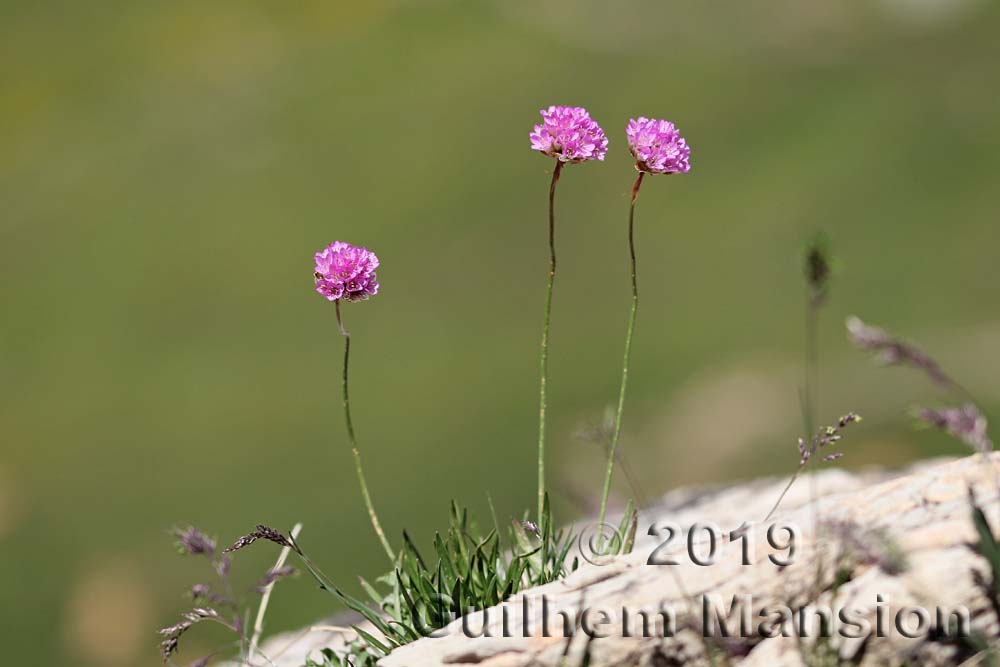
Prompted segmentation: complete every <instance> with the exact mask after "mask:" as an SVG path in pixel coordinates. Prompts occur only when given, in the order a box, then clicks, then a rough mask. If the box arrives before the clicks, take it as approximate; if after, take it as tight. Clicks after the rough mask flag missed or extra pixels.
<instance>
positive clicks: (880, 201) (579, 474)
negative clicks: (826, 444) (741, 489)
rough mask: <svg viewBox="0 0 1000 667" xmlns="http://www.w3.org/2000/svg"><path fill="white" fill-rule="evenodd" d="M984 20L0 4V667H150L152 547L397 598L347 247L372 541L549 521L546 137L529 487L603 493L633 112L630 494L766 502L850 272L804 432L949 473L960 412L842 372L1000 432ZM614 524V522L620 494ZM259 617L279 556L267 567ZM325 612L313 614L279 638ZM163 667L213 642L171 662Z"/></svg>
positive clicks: (622, 306)
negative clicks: (817, 348)
mask: <svg viewBox="0 0 1000 667" xmlns="http://www.w3.org/2000/svg"><path fill="white" fill-rule="evenodd" d="M998 30H1000V5H998V4H997V3H995V2H993V3H991V2H987V1H986V0H979V1H977V0H880V1H878V2H874V1H873V2H843V3H806V2H798V1H796V0H766V1H761V2H755V3H680V2H670V3H667V2H655V1H652V0H650V1H649V2H641V3H640V2H629V3H606V2H603V1H601V0H586V1H583V2H569V1H567V0H547V1H546V2H544V3H534V2H526V1H523V0H495V1H490V2H465V3H462V2H451V1H445V0H442V1H436V2H430V1H429V2H398V1H397V2H389V1H386V0H370V1H367V2H356V3H355V2H351V3H345V2H337V1H326V2H323V1H311V0H310V1H305V0H304V1H302V2H296V3H277V2H274V3H268V2H247V1H246V0H239V1H237V0H232V1H224V0H213V1H211V2H205V1H194V0H175V1H173V2H155V1H154V2H140V3H136V2H102V3H82V2H69V1H52V2H46V3H37V2H18V1H8V2H4V3H2V4H0V61H2V62H3V63H4V67H3V68H2V69H0V147H2V150H0V205H2V215H0V302H2V304H3V318H2V322H0V376H2V383H0V391H2V392H3V396H2V401H0V429H2V432H0V437H2V442H3V444H2V449H0V572H2V575H0V577H2V580H0V584H2V588H0V590H2V591H3V599H4V601H5V604H4V605H2V607H0V628H2V630H0V634H2V636H3V651H4V659H5V661H6V663H8V664H66V665H81V666H84V667H86V666H90V665H106V666H109V667H118V666H125V665H152V664H155V663H156V662H157V661H158V657H157V654H156V644H157V637H156V636H155V634H154V633H153V630H154V629H155V628H158V627H161V626H164V625H168V624H172V623H173V622H174V620H175V618H176V614H177V613H178V612H179V611H180V610H182V608H183V607H184V605H185V600H184V596H183V593H184V591H185V590H186V587H187V586H189V585H190V584H192V583H196V582H197V581H200V580H202V579H204V578H206V577H207V574H208V573H207V569H206V568H205V567H203V565H202V564H201V563H198V562H195V561H192V560H191V559H188V560H184V559H181V558H179V557H178V556H177V555H176V553H175V552H174V551H173V550H172V548H171V540H170V538H169V537H168V536H167V534H166V531H167V530H168V529H169V528H170V527H171V526H173V525H176V524H186V523H194V524H196V525H198V526H201V527H203V528H204V529H205V530H207V531H209V532H210V533H213V534H215V535H217V536H218V537H219V539H220V541H222V542H228V541H230V540H232V539H233V538H235V537H236V536H238V535H239V534H242V533H243V532H245V531H246V530H248V529H250V528H251V527H252V526H253V524H255V523H257V522H266V523H269V524H272V525H275V526H278V527H283V528H287V527H289V526H291V525H292V524H293V523H294V522H296V521H302V522H304V523H305V531H304V533H303V541H304V543H305V544H306V545H307V546H308V547H309V550H310V552H311V554H312V555H313V556H314V558H316V560H318V561H319V562H320V563H321V564H322V566H323V567H324V568H325V569H326V570H327V571H328V572H329V573H330V574H332V575H333V576H334V577H335V578H337V579H338V580H341V581H343V582H345V585H346V586H347V587H348V588H350V587H352V586H354V585H355V584H354V575H356V574H363V575H365V576H369V577H371V576H375V575H377V574H379V573H380V572H381V570H383V569H384V568H383V566H382V560H381V553H380V550H379V546H378V543H377V541H376V540H375V538H374V537H373V536H372V534H371V532H370V528H369V526H368V524H367V521H366V516H365V513H364V510H363V508H362V506H361V503H360V500H359V494H358V489H357V484H356V481H355V479H354V477H353V471H352V469H351V467H350V466H351V463H350V455H349V452H348V449H347V446H346V438H345V436H344V430H343V422H342V414H341V411H340V404H339V384H338V382H339V372H340V368H339V364H340V355H341V351H342V347H341V345H342V343H341V340H340V338H339V337H338V336H337V334H336V329H335V322H334V314H333V308H332V306H331V305H330V304H328V303H327V302H326V301H324V300H323V299H322V298H321V297H319V296H318V295H317V294H315V293H314V292H313V289H312V277H311V273H312V253H313V252H314V251H316V250H317V249H319V248H320V247H322V246H323V245H324V244H325V243H327V242H329V241H331V240H333V239H343V240H347V241H351V242H354V243H357V244H364V245H367V246H369V247H371V248H372V249H374V250H375V251H376V252H377V253H378V254H379V256H380V257H381V259H382V268H381V269H380V270H379V277H380V280H381V283H382V292H381V293H380V294H379V296H378V297H377V298H375V299H374V300H372V301H369V302H367V303H364V304H349V305H348V306H347V307H346V308H345V318H346V321H347V324H348V326H349V327H350V328H351V329H352V331H353V333H354V343H355V347H354V352H355V354H354V357H353V371H354V375H353V385H352V393H353V398H354V402H355V413H354V417H355V422H356V425H357V428H358V433H359V438H360V441H361V444H362V447H363V450H364V456H365V459H366V463H367V471H368V477H369V483H370V485H371V487H372V492H373V495H374V498H375V502H376V505H377V507H378V509H379V512H380V514H381V516H382V519H383V522H384V523H385V524H386V527H387V529H388V530H389V532H390V533H392V534H393V535H398V534H399V531H400V529H401V528H402V527H403V526H406V527H407V528H408V529H409V530H410V531H411V532H412V533H414V534H416V535H420V536H425V537H426V536H427V535H428V534H429V532H430V531H432V530H433V529H434V528H436V527H441V526H442V525H444V523H445V521H446V511H447V502H448V500H449V499H451V498H456V499H458V500H459V501H461V502H464V503H466V504H468V505H471V506H472V507H473V508H474V509H475V510H476V511H477V512H485V511H486V501H485V491H487V490H488V491H489V492H491V493H492V495H493V498H494V499H495V501H496V504H497V508H498V512H499V513H500V514H501V515H507V516H509V515H512V514H514V513H516V512H519V511H520V510H521V509H524V508H528V507H533V506H534V502H535V500H534V498H535V496H534V490H535V468H534V466H535V438H536V427H537V424H536V419H537V405H536V402H537V381H538V380H537V351H538V338H539V333H540V325H541V315H542V303H543V298H544V282H545V271H546V261H547V260H546V257H547V255H546V246H545V235H546V230H545V205H546V194H547V188H548V178H549V173H550V171H549V170H550V169H551V164H550V162H549V160H548V159H545V158H543V157H541V156H540V155H538V154H536V153H533V152H531V151H530V150H529V144H528V132H529V131H530V129H531V126H532V125H533V124H534V123H535V122H537V120H538V113H537V112H538V109H539V108H541V107H543V106H547V105H549V104H572V105H576V104H579V105H584V106H587V107H588V108H589V109H590V111H591V113H592V114H593V116H594V117H595V118H596V119H597V120H598V121H599V122H600V123H601V124H602V125H603V126H604V127H605V129H606V130H607V132H608V134H609V136H610V139H611V145H610V150H609V154H608V159H607V160H606V162H604V163H597V164H585V165H581V166H571V167H569V168H567V170H566V171H565V172H564V175H563V179H562V182H561V184H560V189H559V196H558V248H559V254H560V274H559V277H558V281H557V286H556V287H557V289H556V295H555V306H554V313H553V318H554V320H553V322H554V324H553V339H552V350H551V380H550V414H551V422H550V425H551V426H550V432H551V440H550V451H551V457H550V459H549V469H550V471H551V478H550V484H551V485H552V486H553V488H554V491H555V493H556V500H555V504H556V509H557V511H558V512H559V514H560V516H561V517H562V518H563V519H564V520H567V521H569V520H571V519H573V518H575V517H578V516H580V515H581V514H583V513H585V512H586V511H587V504H588V503H590V502H592V501H593V499H594V498H595V497H596V495H597V493H598V490H599V480H600V475H601V469H602V466H603V457H602V453H601V451H600V450H599V448H598V447H596V446H594V445H591V444H581V443H580V442H579V441H578V440H577V439H575V438H574V433H575V432H576V431H577V430H578V429H579V428H580V427H581V425H585V424H587V423H589V422H593V421H594V420H597V419H599V418H600V415H601V414H602V412H603V411H604V409H605V408H606V407H607V406H608V405H609V404H611V403H612V402H613V400H614V398H615V396H616V392H617V386H618V372H619V364H620V350H621V345H622V340H623V334H624V326H625V319H626V312H627V307H628V277H627V266H626V246H625V222H626V212H627V210H626V209H627V193H628V190H629V187H630V184H631V181H632V178H633V173H634V172H632V171H631V169H632V168H631V164H630V160H629V157H628V155H627V151H626V148H625V142H624V126H625V123H626V121H627V119H628V118H629V116H630V115H639V114H644V115H651V116H662V117H667V118H670V119H672V120H674V121H675V122H676V123H677V124H678V126H679V127H680V128H681V130H682V131H683V132H684V134H685V135H686V137H687V138H688V141H689V143H690V144H691V146H692V147H693V151H694V152H693V157H692V164H693V170H692V172H691V174H690V175H689V176H685V177H673V178H665V177H654V178H650V179H648V180H647V181H646V185H645V187H644V189H643V193H642V197H641V199H640V203H639V209H638V214H637V215H638V218H637V220H638V229H639V239H638V243H639V254H640V275H639V277H640V282H641V288H642V291H643V302H642V307H641V310H640V315H639V323H638V329H637V334H636V340H635V346H634V350H633V360H634V363H633V373H632V380H631V386H630V396H629V401H628V404H627V413H626V427H625V433H624V440H623V443H624V447H625V449H626V451H627V455H628V457H629V459H630V461H631V462H632V466H633V468H635V469H636V471H637V474H638V476H639V478H640V481H641V484H642V486H643V487H644V488H645V489H646V490H647V491H648V492H651V493H652V492H657V493H659V492H662V491H665V490H667V489H669V488H671V487H674V486H677V485H678V484H682V483H685V484H687V483H698V482H719V481H724V480H730V479H737V478H740V477H747V476H751V475H758V474H779V473H781V474H783V473H786V472H788V471H789V470H790V469H791V468H792V467H793V466H794V465H795V463H796V453H795V436H796V435H797V434H798V431H799V429H800V425H799V419H798V408H797V397H796V391H797V386H798V383H799V377H800V375H801V370H800V367H801V362H800V359H801V355H802V324H801V320H802V306H803V301H804V298H803V289H802V286H801V281H800V263H799V261H800V252H801V247H802V244H803V241H805V240H806V239H809V238H810V237H811V236H812V235H813V234H814V233H815V232H816V231H817V230H820V229H822V230H825V231H826V232H827V233H828V235H829V236H830V237H831V240H832V247H833V248H834V250H835V253H836V255H837V257H838V268H839V271H838V273H837V275H836V277H835V283H834V285H833V289H832V294H831V300H830V302H829V304H828V307H827V309H826V310H825V312H824V315H823V330H822V341H821V342H822V383H823V386H822V391H821V406H820V413H821V414H822V415H826V416H828V417H830V418H832V417H834V416H836V415H837V414H839V413H841V412H844V411H846V410H848V409H854V410H857V411H859V412H861V413H863V414H864V415H865V417H867V419H866V421H865V424H863V425H862V427H860V428H859V429H858V430H857V431H855V432H854V433H852V435H851V438H850V440H849V443H848V444H847V447H846V451H847V456H846V457H845V458H844V459H843V460H842V463H844V464H845V465H847V466H859V465H865V464H879V465H899V464H903V463H905V462H907V461H910V460H913V459H916V458H919V457H925V456H930V455H937V454H961V453H964V452H963V449H962V448H961V446H959V445H956V444H955V443H953V442H951V441H949V440H947V439H946V438H945V437H943V436H941V435H940V434H936V433H929V432H923V433H914V432H913V431H912V430H911V428H910V426H911V425H910V420H909V418H908V417H907V414H906V408H907V407H908V406H910V405H911V404H913V403H919V402H928V403H937V402H939V401H941V402H945V401H947V400H948V397H947V396H943V395H941V394H939V393H936V392H935V390H934V389H933V388H931V387H929V386H928V385H927V383H926V382H924V381H923V378H921V377H920V376H919V375H917V374H914V373H912V372H909V371H905V370H884V369H878V368H876V367H874V366H873V364H872V363H871V362H870V360H869V359H867V358H865V356H864V355H862V354H860V353H858V352H855V351H853V350H851V349H850V348H849V346H848V344H847V343H846V341H845V340H844V336H843V324H842V323H843V320H844V317H845V316H846V315H848V314H851V313H856V314H858V315H860V316H862V317H863V318H865V319H868V320H870V321H873V322H875V323H879V324H882V325H884V326H887V327H889V328H890V329H891V330H892V331H894V332H896V333H899V334H901V335H904V336H906V337H909V338H911V339H914V340H917V341H919V342H920V343H921V344H922V345H923V346H924V347H925V348H926V349H927V350H929V351H930V352H932V353H933V354H934V355H935V356H936V357H938V358H939V360H940V361H941V362H942V364H943V365H944V366H945V367H946V368H947V369H949V370H950V371H952V373H953V374H955V375H956V376H958V377H959V378H961V380H962V381H963V383H964V384H965V385H967V386H968V387H969V388H970V389H971V390H972V391H973V392H974V393H976V394H978V395H979V396H980V400H981V401H982V402H983V403H984V406H983V407H984V408H985V409H986V410H987V412H989V413H991V414H997V413H998V412H1000V410H998V408H1000V384H998V382H997V380H996V378H997V373H998V372H1000V354H998V353H1000V318H998V315H997V313H996V304H997V303H1000V271H998V268H997V260H998V256H997V250H998V244H997V240H998V238H997V232H998V229H1000V228H998V222H997V219H998V210H1000V188H998V187H997V185H996V180H997V174H998V173H1000V96H998V95H997V91H996V85H997V82H998V81H1000V77H998V75H1000V41H998V40H997V39H996V35H997V33H998ZM619 491H620V492H621V493H626V492H627V487H625V486H624V485H620V486H619ZM243 555H244V557H243V558H240V559H238V561H237V563H236V570H237V574H238V575H239V576H242V577H244V578H246V581H247V582H252V581H253V580H255V579H256V577H257V576H258V574H259V572H260V571H261V570H262V569H263V568H264V567H266V565H267V564H268V563H269V562H270V561H271V560H272V559H273V557H274V555H275V551H274V550H273V549H270V548H261V549H254V550H249V551H247V552H245V554H243ZM331 611H334V606H333V605H332V604H331V600H330V599H329V598H328V597H326V596H325V595H324V594H322V593H321V592H319V591H317V590H315V588H314V587H313V586H312V585H311V584H310V582H309V581H308V580H306V579H305V578H299V579H297V580H294V581H292V582H290V583H287V584H285V585H283V586H281V587H280V588H279V589H278V590H277V592H276V594H275V596H274V598H273V601H272V605H271V608H270V612H269V617H268V629H269V630H270V631H277V630H283V629H291V628H294V627H296V626H300V625H303V624H306V623H309V622H311V621H314V620H316V619H318V618H320V617H321V616H323V615H325V614H328V613H330V612H331ZM185 639H186V640H187V643H186V644H185V645H184V650H183V652H182V654H181V656H182V658H187V659H193V658H195V657H197V656H198V655H199V654H198V653H197V651H198V650H199V649H200V648H203V647H206V646H209V645H210V640H211V639H212V638H211V637H208V636H206V635H204V634H202V635H196V634H195V633H192V634H191V635H190V636H189V637H187V638H185Z"/></svg>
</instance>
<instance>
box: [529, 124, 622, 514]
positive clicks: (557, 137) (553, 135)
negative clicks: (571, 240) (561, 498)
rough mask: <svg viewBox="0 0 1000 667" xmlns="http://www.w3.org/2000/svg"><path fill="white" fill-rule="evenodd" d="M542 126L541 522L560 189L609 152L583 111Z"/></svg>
mask: <svg viewBox="0 0 1000 667" xmlns="http://www.w3.org/2000/svg"><path fill="white" fill-rule="evenodd" d="M539 113H541V114H542V122H541V123H540V124H538V125H535V128H534V130H532V132H531V134H530V135H529V138H530V139H531V149H532V150H535V151H538V152H540V153H542V154H543V155H547V156H549V157H551V158H555V166H554V167H553V169H552V182H551V183H550V184H549V277H548V283H547V286H546V291H545V317H544V320H543V323H542V352H541V363H540V367H541V368H540V374H541V379H540V382H539V408H538V521H539V522H541V520H542V509H543V506H544V504H545V406H546V393H545V391H546V383H547V382H548V369H549V366H548V363H549V361H548V360H549V321H550V319H551V315H552V288H553V285H555V280H556V214H555V198H556V185H557V184H558V183H559V175H560V174H561V173H562V168H563V165H566V164H578V163H581V162H587V161H589V160H603V159H604V156H605V155H606V154H607V152H608V138H607V136H606V135H605V134H604V130H602V129H601V126H600V125H598V124H597V122H596V121H594V119H592V118H591V117H590V113H589V112H588V111H587V110H586V109H584V108H583V107H564V106H550V107H549V108H548V109H542V110H541V111H540V112H539Z"/></svg>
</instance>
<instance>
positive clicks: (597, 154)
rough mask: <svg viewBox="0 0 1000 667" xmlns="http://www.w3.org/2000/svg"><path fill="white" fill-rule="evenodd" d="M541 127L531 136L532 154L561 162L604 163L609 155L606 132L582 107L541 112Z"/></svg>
mask: <svg viewBox="0 0 1000 667" xmlns="http://www.w3.org/2000/svg"><path fill="white" fill-rule="evenodd" d="M540 113H541V114H542V123H541V124H540V125H536V126H535V129H534V131H533V132H532V133H531V134H530V135H528V136H529V138H530V139H531V150H535V151H538V152H540V153H544V154H545V155H548V156H549V157H554V158H557V159H558V160H559V161H560V162H584V161H586V160H603V159H604V156H605V154H607V152H608V138H607V137H606V136H605V135H604V130H602V129H601V126H600V125H598V124H597V123H596V122H595V121H594V120H593V119H592V118H591V117H590V114H589V113H587V110H586V109H584V108H583V107H555V106H553V107H549V108H548V109H542V110H541V112H540Z"/></svg>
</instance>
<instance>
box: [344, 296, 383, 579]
mask: <svg viewBox="0 0 1000 667" xmlns="http://www.w3.org/2000/svg"><path fill="white" fill-rule="evenodd" d="M333 303H334V307H335V309H336V311H337V327H338V328H339V329H340V335H342V336H343V337H344V417H345V419H346V422H347V436H348V438H349V439H350V441H351V452H352V453H353V454H354V469H355V470H356V471H357V473H358V483H359V484H361V496H362V497H363V498H364V500H365V505H366V506H367V507H368V518H370V519H371V522H372V528H374V529H375V534H376V535H378V539H379V540H381V542H382V548H383V549H385V553H386V555H387V556H388V557H389V562H390V563H395V562H396V554H395V553H393V551H392V547H390V546H389V540H387V539H386V537H385V532H384V531H383V530H382V524H380V523H379V521H378V515H377V514H375V506H374V505H372V499H371V496H370V495H368V484H367V483H366V482H365V473H364V471H363V470H362V469H361V454H360V453H359V452H358V440H357V438H356V437H355V436H354V424H353V422H351V399H350V394H349V393H348V390H347V386H348V384H347V369H348V366H349V364H350V360H351V334H350V332H349V331H348V330H347V329H346V328H345V327H344V321H343V320H342V319H341V317H340V301H339V300H338V301H334V302H333Z"/></svg>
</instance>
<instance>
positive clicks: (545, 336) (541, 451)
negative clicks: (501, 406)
mask: <svg viewBox="0 0 1000 667" xmlns="http://www.w3.org/2000/svg"><path fill="white" fill-rule="evenodd" d="M562 168H563V163H562V162H560V161H559V160H556V166H555V169H553V170H552V183H551V184H550V185H549V282H548V288H547V289H546V292H545V321H544V324H543V325H542V359H541V382H540V389H539V407H538V523H539V525H541V523H542V513H543V511H544V509H545V507H544V506H545V383H546V380H547V379H548V373H549V320H550V319H551V315H552V286H553V285H554V284H555V281H556V209H555V200H556V183H558V182H559V174H560V173H561V172H562Z"/></svg>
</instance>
